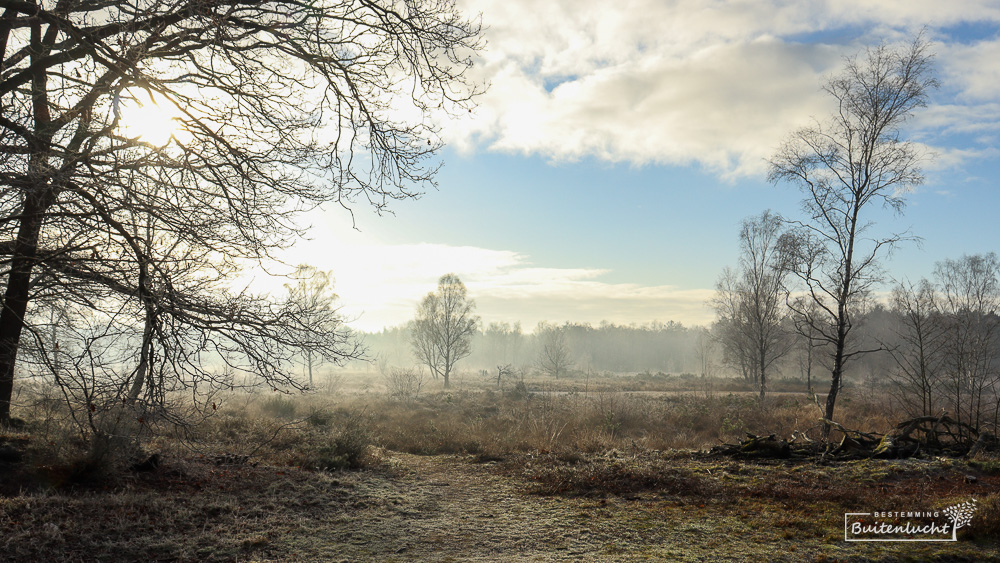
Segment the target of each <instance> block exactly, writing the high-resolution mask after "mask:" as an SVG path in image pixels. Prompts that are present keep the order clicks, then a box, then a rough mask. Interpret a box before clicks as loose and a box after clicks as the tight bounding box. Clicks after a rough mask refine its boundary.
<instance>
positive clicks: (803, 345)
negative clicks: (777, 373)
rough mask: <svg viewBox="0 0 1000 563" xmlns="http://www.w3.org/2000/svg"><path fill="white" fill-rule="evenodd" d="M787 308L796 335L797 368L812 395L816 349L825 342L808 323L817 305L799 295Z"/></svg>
mask: <svg viewBox="0 0 1000 563" xmlns="http://www.w3.org/2000/svg"><path fill="white" fill-rule="evenodd" d="M789 309H790V310H791V319H792V326H793V327H794V328H793V330H794V331H795V333H796V335H797V336H798V349H799V369H800V371H801V372H803V373H805V375H806V392H807V393H809V395H812V393H813V366H814V365H815V364H816V359H817V358H816V355H817V352H818V349H819V348H821V347H822V346H823V345H824V344H825V342H823V340H822V339H821V338H819V332H818V331H817V330H816V329H815V328H814V327H813V325H812V324H810V323H809V319H810V318H817V315H819V312H820V311H819V306H818V305H816V302H815V301H813V300H812V299H810V298H806V297H801V296H800V297H798V298H796V299H795V303H794V305H793V306H791V307H789ZM798 311H804V312H805V314H800V313H798Z"/></svg>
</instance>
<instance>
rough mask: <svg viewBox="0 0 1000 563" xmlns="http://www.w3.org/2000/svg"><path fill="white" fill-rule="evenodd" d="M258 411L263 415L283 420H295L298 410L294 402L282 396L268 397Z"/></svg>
mask: <svg viewBox="0 0 1000 563" xmlns="http://www.w3.org/2000/svg"><path fill="white" fill-rule="evenodd" d="M260 409H261V411H262V412H264V414H267V415H270V416H273V417H277V418H285V419H292V418H295V413H296V411H297V410H298V409H297V406H296V405H295V401H293V400H291V399H289V398H288V397H286V396H284V395H272V396H270V397H268V398H267V399H265V400H264V401H263V402H262V403H261V405H260Z"/></svg>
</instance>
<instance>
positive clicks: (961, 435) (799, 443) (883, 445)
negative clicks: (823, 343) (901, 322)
mask: <svg viewBox="0 0 1000 563" xmlns="http://www.w3.org/2000/svg"><path fill="white" fill-rule="evenodd" d="M821 426H826V427H828V428H829V429H830V432H829V434H830V436H831V438H835V437H837V436H839V437H840V441H839V442H837V441H836V439H833V440H813V439H810V438H809V437H808V436H807V435H806V433H805V432H798V431H796V432H793V433H792V436H791V437H790V438H789V439H784V438H778V437H776V436H775V435H774V434H771V435H769V436H756V435H753V434H747V439H746V440H743V441H741V442H740V443H738V444H722V445H719V446H715V447H714V448H712V449H711V451H710V452H709V455H712V456H727V457H738V458H744V459H805V458H817V457H818V458H822V459H835V460H850V459H904V458H910V457H920V456H949V457H963V456H964V457H972V456H974V455H976V454H977V453H980V452H988V451H998V450H1000V441H998V440H997V437H996V435H995V434H992V433H990V432H986V431H982V430H980V429H977V428H974V427H972V426H970V425H968V424H966V423H964V422H961V421H958V420H955V419H953V418H951V417H950V416H948V415H947V413H942V414H941V415H940V416H918V417H916V418H911V419H909V420H905V421H903V422H900V423H899V424H897V425H896V427H895V429H894V430H893V431H891V432H889V433H888V434H878V433H873V432H862V431H860V430H851V429H849V428H845V427H844V426H843V425H841V424H840V423H837V422H834V421H832V420H827V419H825V418H824V419H821Z"/></svg>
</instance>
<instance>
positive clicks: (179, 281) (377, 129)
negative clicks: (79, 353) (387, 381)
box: [0, 0, 479, 421]
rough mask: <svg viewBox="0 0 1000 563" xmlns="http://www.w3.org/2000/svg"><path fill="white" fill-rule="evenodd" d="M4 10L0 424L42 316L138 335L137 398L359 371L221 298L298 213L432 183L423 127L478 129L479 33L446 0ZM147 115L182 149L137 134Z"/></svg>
mask: <svg viewBox="0 0 1000 563" xmlns="http://www.w3.org/2000/svg"><path fill="white" fill-rule="evenodd" d="M0 7H2V15H0V59H2V61H3V66H2V70H0V185H2V191H0V257H2V261H0V276H2V278H0V285H2V291H3V296H2V298H3V308H2V311H0V421H7V420H9V416H10V400H11V394H12V389H13V383H14V377H15V373H16V370H15V366H16V361H17V357H18V352H19V350H21V349H22V335H23V334H24V333H25V330H27V332H28V333H29V334H31V335H32V338H33V339H35V340H37V341H38V342H39V343H41V342H43V341H44V338H42V334H41V332H40V331H39V330H37V329H36V327H35V324H36V322H37V319H38V318H48V315H44V314H41V315H39V314H38V313H39V311H37V310H36V308H35V307H32V306H31V304H32V303H38V304H41V303H43V302H60V303H65V304H66V305H68V306H72V307H71V308H78V309H79V310H83V311H89V312H90V313H88V315H91V317H90V318H91V321H93V322H104V323H112V324H115V326H116V327H117V328H116V329H115V330H119V329H120V330H123V331H126V329H127V330H131V331H134V332H135V333H136V335H135V339H137V340H138V342H134V343H133V344H134V345H135V348H136V349H137V351H136V353H135V354H133V355H132V358H133V359H131V360H126V363H128V362H131V366H132V367H131V368H129V367H128V366H124V367H122V368H121V370H120V371H123V372H127V377H126V378H125V379H126V380H127V381H122V382H120V383H123V384H124V385H123V387H124V388H126V389H133V390H135V391H133V392H132V393H131V395H132V396H133V397H138V396H139V394H141V389H142V387H136V386H135V385H134V384H136V382H140V383H141V382H142V380H143V379H145V380H146V382H147V383H154V382H155V383H157V384H159V382H160V381H161V378H160V377H159V376H164V377H166V378H168V379H169V378H170V377H172V378H173V379H174V381H175V382H179V383H180V384H182V385H185V386H190V385H193V384H194V382H195V381H197V380H198V379H199V378H202V377H203V376H208V377H209V378H211V377H213V373H214V374H216V375H218V374H221V373H232V372H235V373H239V372H249V373H253V374H256V375H257V376H259V377H262V378H263V380H265V381H266V382H268V383H269V384H272V385H275V386H277V385H281V384H294V382H293V381H292V380H291V379H290V378H289V377H288V374H287V371H286V369H285V368H286V367H287V366H288V365H289V362H290V361H291V360H292V358H293V357H294V354H295V353H296V350H300V349H302V344H303V339H305V340H307V341H308V342H307V343H306V344H307V346H308V348H310V349H312V350H314V351H316V352H317V353H319V354H321V355H323V356H324V357H326V358H328V359H331V360H337V359H346V358H350V357H352V356H353V355H355V354H356V350H355V348H354V347H352V346H351V345H350V343H349V342H347V341H345V340H344V339H343V338H341V337H342V336H343V333H342V332H340V331H335V332H334V333H332V334H333V335H335V336H331V335H326V336H325V335H323V334H320V333H319V332H318V331H315V330H309V327H305V326H302V323H301V322H300V321H299V320H298V318H297V315H296V312H297V306H294V305H287V306H285V305H282V304H275V303H271V302H269V301H267V300H264V299H260V298H257V297H254V296H251V295H248V294H245V293H240V292H238V291H232V290H227V289H226V287H229V286H228V285H227V284H226V283H225V282H226V280H227V279H230V278H231V277H232V275H233V274H234V273H236V272H237V271H238V270H239V269H240V268H241V267H242V266H244V265H246V264H255V263H260V262H261V261H262V260H263V259H266V258H268V257H269V256H270V255H271V254H272V252H273V251H274V250H275V249H278V248H281V247H284V246H287V245H288V244H290V243H291V241H294V240H295V239H296V238H297V236H298V235H299V234H301V229H300V228H299V227H298V226H297V225H296V223H295V220H294V219H295V217H296V213H297V212H298V211H300V210H302V209H306V208H310V207H313V206H316V205H318V204H321V203H324V202H332V203H336V204H340V205H343V206H344V207H348V208H349V207H350V206H351V204H352V203H355V202H357V201H359V200H360V201H365V202H368V203H370V204H372V205H374V206H375V208H376V209H377V210H382V209H383V208H384V207H385V206H386V204H387V203H388V202H390V201H391V200H393V199H398V198H406V197H411V196H413V195H415V194H416V193H417V192H418V191H419V190H420V189H421V186H422V185H424V184H426V183H428V182H432V179H433V175H434V172H435V170H436V166H435V165H434V164H433V162H431V161H429V157H432V156H433V155H434V153H435V151H436V150H437V149H438V148H439V146H440V143H439V139H438V136H437V130H436V129H435V127H434V126H433V125H430V123H432V120H430V119H428V115H429V112H430V111H432V110H434V109H435V108H442V109H443V110H444V111H468V109H469V104H470V103H471V100H472V97H473V96H474V95H475V94H476V93H477V92H476V90H477V88H476V86H475V85H474V84H471V83H470V82H469V81H468V80H467V79H466V78H465V76H464V73H465V72H466V70H467V69H468V68H469V66H470V65H471V59H470V58H469V57H470V56H471V55H472V54H473V52H474V51H475V50H476V49H477V48H478V41H479V27H478V25H477V24H475V23H473V22H469V21H467V20H466V19H464V18H463V16H462V15H461V14H459V13H458V11H457V10H456V8H455V6H454V4H453V2H451V1H450V0H412V1H407V2H396V1H391V0H377V1H376V0H359V1H348V0H317V1H315V2H298V1H285V0H272V1H246V0H125V1H122V2H105V1H98V0H53V1H44V2H43V1H41V0H38V1H36V2H32V1H11V0H4V1H2V2H0ZM151 104H152V105H158V106H160V107H163V108H168V109H169V115H172V116H173V119H172V120H173V122H174V128H175V130H174V134H173V135H172V136H169V137H164V138H161V137H163V136H162V135H147V136H143V127H144V125H143V124H137V123H134V122H132V123H130V120H134V119H136V118H133V117H130V115H134V112H136V110H137V108H138V106H139V105H145V106H146V107H147V109H148V108H150V107H152V106H151ZM126 344H127V342H126V341H125V340H120V341H118V343H117V344H116V345H118V346H125V345H126ZM55 345H56V343H55V342H53V343H51V345H50V346H49V347H48V348H46V350H47V351H48V352H51V350H50V349H51V348H52V347H54V346H55ZM84 348H86V346H83V348H81V349H84ZM209 359H211V361H209ZM154 362H156V363H157V365H156V366H154V365H153V363H154ZM45 363H46V364H47V365H52V362H51V361H46V362H45ZM212 365H215V366H219V365H221V366H224V369H221V371H216V372H212V370H211V369H210V367H209V366H212ZM154 367H155V369H154ZM154 372H156V373H158V374H159V375H158V377H157V378H155V379H154V378H152V375H151V374H153V373H154ZM145 388H146V389H147V390H148V389H149V387H148V386H145Z"/></svg>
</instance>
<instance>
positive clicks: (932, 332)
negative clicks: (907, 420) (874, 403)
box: [886, 279, 947, 417]
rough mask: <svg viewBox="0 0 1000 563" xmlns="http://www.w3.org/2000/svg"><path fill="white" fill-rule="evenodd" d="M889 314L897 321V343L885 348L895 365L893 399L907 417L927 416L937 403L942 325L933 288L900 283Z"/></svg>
mask: <svg viewBox="0 0 1000 563" xmlns="http://www.w3.org/2000/svg"><path fill="white" fill-rule="evenodd" d="M892 306H893V312H894V313H895V314H896V315H897V316H898V317H899V318H900V320H901V326H900V327H899V329H898V330H897V331H896V334H897V336H898V338H899V343H898V345H896V346H886V350H888V352H889V355H890V356H891V357H892V359H893V361H894V362H895V364H896V368H897V369H896V371H895V372H894V373H892V374H891V375H890V377H891V378H892V381H893V383H894V385H895V387H896V389H897V393H896V395H897V398H898V399H899V401H900V403H901V404H902V405H903V406H904V407H905V408H906V410H907V412H908V413H909V415H910V416H913V417H917V416H931V415H933V414H936V411H937V409H938V406H939V405H940V404H941V399H940V397H939V392H940V391H941V384H942V380H941V379H942V376H943V370H942V368H943V367H944V366H943V361H944V351H945V346H946V344H947V339H946V338H945V337H946V333H945V323H944V322H943V321H944V319H943V317H942V315H941V313H940V311H939V306H938V298H937V295H936V292H935V290H934V286H933V285H932V284H931V282H929V281H927V280H926V279H922V280H920V282H919V283H917V284H916V285H914V284H910V283H906V282H900V283H899V284H898V285H897V286H896V288H895V289H894V290H893V292H892Z"/></svg>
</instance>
